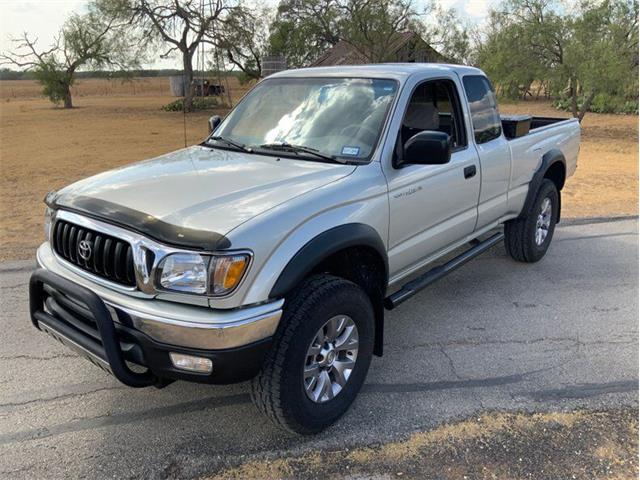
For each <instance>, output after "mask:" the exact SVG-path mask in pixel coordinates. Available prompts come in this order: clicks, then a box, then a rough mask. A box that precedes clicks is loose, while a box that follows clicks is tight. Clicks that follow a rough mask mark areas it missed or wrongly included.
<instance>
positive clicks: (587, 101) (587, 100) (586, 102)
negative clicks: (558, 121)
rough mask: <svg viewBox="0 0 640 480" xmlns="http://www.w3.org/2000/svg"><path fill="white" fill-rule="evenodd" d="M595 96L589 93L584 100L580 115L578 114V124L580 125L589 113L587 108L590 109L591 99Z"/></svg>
mask: <svg viewBox="0 0 640 480" xmlns="http://www.w3.org/2000/svg"><path fill="white" fill-rule="evenodd" d="M595 96H596V94H595V93H594V92H591V93H590V94H589V95H588V96H587V98H585V99H584V103H583V104H582V108H581V109H580V113H579V114H578V122H580V123H582V119H583V118H584V116H585V115H586V114H587V112H588V111H589V107H591V102H593V98H594V97H595Z"/></svg>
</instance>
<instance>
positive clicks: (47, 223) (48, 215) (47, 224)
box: [44, 207, 53, 242]
mask: <svg viewBox="0 0 640 480" xmlns="http://www.w3.org/2000/svg"><path fill="white" fill-rule="evenodd" d="M52 218H53V210H51V209H50V208H49V207H46V208H45V209H44V239H45V241H47V242H48V241H49V240H51V220H52Z"/></svg>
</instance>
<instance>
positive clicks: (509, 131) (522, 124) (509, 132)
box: [501, 115, 571, 140]
mask: <svg viewBox="0 0 640 480" xmlns="http://www.w3.org/2000/svg"><path fill="white" fill-rule="evenodd" d="M501 120H502V129H503V131H504V134H505V137H506V138H507V140H513V139H515V138H520V137H523V136H525V135H528V134H529V133H530V132H531V131H532V130H537V129H539V128H544V127H548V126H550V125H554V124H556V123H560V122H564V121H567V120H571V119H570V118H558V117H534V116H531V115H502V116H501Z"/></svg>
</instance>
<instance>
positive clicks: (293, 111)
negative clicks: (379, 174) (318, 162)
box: [215, 78, 397, 160]
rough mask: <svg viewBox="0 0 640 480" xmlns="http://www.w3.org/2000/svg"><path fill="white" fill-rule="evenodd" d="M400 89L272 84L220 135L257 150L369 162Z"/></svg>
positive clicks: (256, 92) (346, 81) (296, 81)
mask: <svg viewBox="0 0 640 480" xmlns="http://www.w3.org/2000/svg"><path fill="white" fill-rule="evenodd" d="M396 90H397V82H395V81H394V80H378V79H365V78H273V79H268V80H265V81H263V82H261V83H259V84H258V85H257V86H256V87H255V88H254V89H253V90H252V91H251V92H249V93H248V94H247V96H246V97H245V98H244V99H243V100H242V102H240V104H239V105H238V106H237V107H236V108H235V109H234V110H233V111H232V112H231V113H230V114H229V116H228V117H227V118H226V119H225V121H224V122H223V123H222V124H221V125H220V127H219V128H218V129H216V132H215V136H217V137H223V138H225V139H228V140H231V141H234V142H237V143H240V144H243V145H246V146H247V147H251V148H253V149H257V150H260V146H265V147H266V148H269V146H271V147H273V146H274V144H288V145H296V146H301V147H306V148H308V149H313V150H316V151H318V152H320V153H322V154H324V155H327V156H333V157H342V158H344V159H353V160H363V159H368V158H369V157H370V156H371V154H372V153H373V150H374V148H375V146H376V143H377V141H378V137H379V135H380V131H381V129H382V125H383V123H384V120H385V118H386V115H387V111H388V109H389V105H391V102H392V101H393V98H394V96H395V93H396ZM280 153H281V152H279V154H280ZM305 157H306V155H305ZM309 159H317V157H316V158H314V157H313V156H309Z"/></svg>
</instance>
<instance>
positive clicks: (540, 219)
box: [504, 179, 560, 263]
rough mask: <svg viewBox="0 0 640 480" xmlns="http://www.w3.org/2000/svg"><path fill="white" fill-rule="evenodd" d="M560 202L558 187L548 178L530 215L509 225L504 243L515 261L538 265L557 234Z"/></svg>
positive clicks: (544, 181) (505, 227) (540, 189)
mask: <svg viewBox="0 0 640 480" xmlns="http://www.w3.org/2000/svg"><path fill="white" fill-rule="evenodd" d="M559 200H560V194H559V193H558V189H557V188H556V186H555V184H554V183H553V182H552V181H551V180H548V179H544V180H543V181H542V184H541V185H540V188H539V189H538V193H537V194H536V198H535V200H534V201H533V203H532V204H531V207H530V208H529V211H528V212H526V215H525V216H524V217H519V218H515V219H513V220H509V221H508V222H506V223H505V225H504V235H505V240H504V241H505V246H506V248H507V252H508V253H509V255H510V256H511V258H513V259H514V260H516V261H518V262H527V263H534V262H537V261H538V260H540V259H541V258H542V257H544V255H545V253H547V250H548V248H549V245H550V244H551V239H552V238H553V232H554V231H555V227H556V220H557V219H558V208H559V204H560V202H559Z"/></svg>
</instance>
